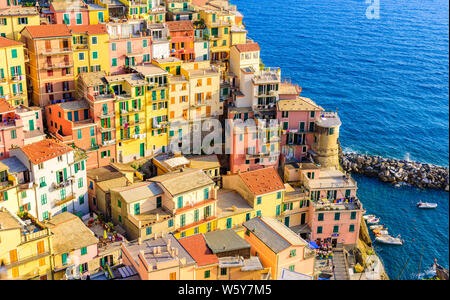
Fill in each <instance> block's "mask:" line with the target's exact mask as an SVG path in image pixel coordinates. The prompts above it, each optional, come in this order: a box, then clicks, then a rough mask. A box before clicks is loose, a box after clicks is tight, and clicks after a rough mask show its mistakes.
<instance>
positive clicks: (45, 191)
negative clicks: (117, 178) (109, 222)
mask: <svg viewBox="0 0 450 300" xmlns="http://www.w3.org/2000/svg"><path fill="white" fill-rule="evenodd" d="M10 154H11V156H15V157H16V158H17V159H18V160H20V161H21V162H22V164H23V165H24V166H26V167H27V168H28V171H29V175H27V176H28V177H29V179H28V180H27V181H29V182H30V183H29V189H28V191H30V193H27V196H28V195H29V194H34V196H35V197H34V198H35V204H36V206H35V209H31V211H30V214H31V215H33V216H34V217H36V218H38V219H39V220H40V221H42V220H44V219H48V218H50V216H53V215H57V214H59V213H61V212H65V211H68V212H71V213H73V214H76V215H78V216H82V215H84V214H86V213H88V212H89V204H88V195H87V182H86V155H85V154H84V153H82V152H80V151H78V150H74V149H73V148H71V147H69V146H67V145H64V144H61V143H59V142H57V141H55V140H51V139H45V140H42V141H39V142H36V143H33V144H29V145H25V146H23V147H20V148H14V149H11V151H10Z"/></svg>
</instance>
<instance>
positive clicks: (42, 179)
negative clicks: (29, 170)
mask: <svg viewBox="0 0 450 300" xmlns="http://www.w3.org/2000/svg"><path fill="white" fill-rule="evenodd" d="M39 186H40V187H44V186H47V184H46V183H45V177H44V176H43V177H41V178H39Z"/></svg>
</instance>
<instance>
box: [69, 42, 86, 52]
mask: <svg viewBox="0 0 450 300" xmlns="http://www.w3.org/2000/svg"><path fill="white" fill-rule="evenodd" d="M87 49H89V44H87V43H86V44H74V45H72V50H75V51H76V50H87Z"/></svg>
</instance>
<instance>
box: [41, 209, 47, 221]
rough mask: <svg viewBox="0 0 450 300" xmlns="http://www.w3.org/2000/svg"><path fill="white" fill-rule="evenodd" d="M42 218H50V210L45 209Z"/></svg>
mask: <svg viewBox="0 0 450 300" xmlns="http://www.w3.org/2000/svg"><path fill="white" fill-rule="evenodd" d="M42 218H43V219H44V220H48V211H44V212H43V213H42Z"/></svg>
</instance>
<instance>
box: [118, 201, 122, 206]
mask: <svg viewBox="0 0 450 300" xmlns="http://www.w3.org/2000/svg"><path fill="white" fill-rule="evenodd" d="M117 207H119V208H121V207H122V202H121V201H120V200H117Z"/></svg>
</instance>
